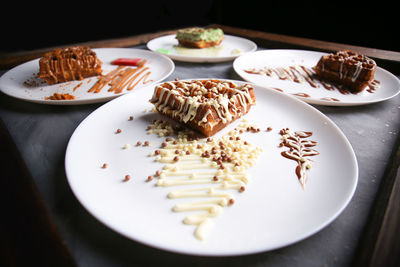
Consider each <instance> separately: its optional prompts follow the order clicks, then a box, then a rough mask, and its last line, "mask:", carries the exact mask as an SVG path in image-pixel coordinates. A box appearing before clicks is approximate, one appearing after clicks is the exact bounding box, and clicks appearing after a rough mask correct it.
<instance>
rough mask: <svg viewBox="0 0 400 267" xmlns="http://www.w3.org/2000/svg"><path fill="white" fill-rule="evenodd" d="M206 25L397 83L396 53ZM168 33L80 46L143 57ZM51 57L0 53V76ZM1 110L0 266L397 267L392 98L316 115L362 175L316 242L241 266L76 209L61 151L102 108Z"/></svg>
mask: <svg viewBox="0 0 400 267" xmlns="http://www.w3.org/2000/svg"><path fill="white" fill-rule="evenodd" d="M214 26H218V27H221V28H222V29H223V30H224V32H225V33H227V34H231V35H236V36H242V37H245V38H248V39H251V40H253V41H255V42H256V43H257V45H258V46H259V49H271V48H291V49H308V50H315V51H324V52H331V51H337V50H341V49H351V50H355V51H357V52H360V53H363V54H365V55H368V56H370V57H372V58H374V59H375V60H376V61H377V63H378V65H379V66H381V67H383V68H385V69H387V70H389V71H391V72H392V73H393V74H395V75H396V76H397V77H399V75H400V63H399V62H400V53H399V52H394V51H385V50H378V49H372V48H365V47H358V46H351V45H346V44H337V43H330V42H323V41H318V40H310V39H305V38H297V37H291V36H284V35H278V34H270V33H265V32H257V31H252V30H246V29H238V28H232V27H227V26H223V25H214ZM174 32H175V30H171V31H163V32H157V33H151V34H143V35H139V36H133V37H128V38H122V39H113V40H103V41H95V42H89V43H81V44H82V45H89V46H91V47H93V48H98V47H136V48H142V49H146V47H145V44H146V42H147V41H149V40H151V39H153V38H155V37H158V36H162V35H166V34H171V33H174ZM51 49H53V47H52V48H47V49H41V50H35V51H20V52H15V53H10V54H0V69H1V70H2V71H0V75H2V74H3V73H4V72H5V71H6V70H8V69H10V68H11V67H13V66H16V65H18V64H20V63H23V62H25V61H28V60H31V59H34V58H37V57H40V56H41V55H42V54H43V53H44V52H46V51H48V50H51ZM175 64H176V69H175V71H174V73H173V74H172V75H171V76H170V77H168V78H167V80H171V79H174V78H176V77H179V78H181V79H183V78H196V74H204V75H206V74H207V73H209V72H212V74H213V75H214V76H213V77H220V78H230V79H240V77H238V76H237V75H236V74H235V73H234V71H233V69H232V62H224V63H215V64H210V63H207V64H196V63H184V62H175ZM204 66H206V68H205V67H204ZM204 77H205V76H204ZM0 103H1V104H0V117H1V122H0V134H1V136H0V143H1V147H0V149H1V153H0V155H1V167H2V175H1V187H0V188H1V194H0V195H1V208H2V211H3V213H2V214H3V216H1V217H2V218H1V220H0V221H1V225H0V226H1V230H0V231H1V232H0V250H1V251H0V255H1V262H0V265H2V266H3V265H4V266H28V265H32V263H35V264H37V265H38V266H76V265H78V266H153V265H154V266H158V265H161V264H164V265H165V264H167V265H174V266H188V265H197V266H219V265H227V266H350V265H351V266H396V265H397V266H399V263H400V261H399V252H400V227H399V225H400V205H399V204H398V203H400V174H399V165H400V150H399V147H400V146H399V145H400V138H399V133H400V97H399V96H397V97H395V98H393V99H390V100H388V101H385V102H382V103H376V104H371V105H367V106H359V107H340V108H339V107H324V106H315V107H316V108H317V109H319V110H320V111H321V112H323V113H324V114H326V115H327V116H328V117H329V118H331V119H332V120H333V121H334V122H335V123H336V124H337V125H338V126H339V127H340V128H341V129H342V131H343V132H344V133H345V134H346V136H347V137H348V139H349V140H350V142H351V144H352V146H353V148H354V150H355V153H356V156H357V158H358V162H359V168H360V170H359V171H360V174H359V184H358V187H357V190H356V193H355V195H354V197H353V199H352V201H351V202H350V204H349V205H348V207H347V208H346V209H345V211H344V212H343V213H342V214H341V215H340V216H339V217H338V218H337V219H336V220H335V221H334V222H332V223H331V224H330V225H329V226H327V227H326V228H325V229H323V230H321V231H320V232H318V233H317V234H315V235H313V236H311V237H309V238H307V239H306V240H303V241H301V242H298V243H296V244H293V245H291V246H288V247H285V248H281V249H278V250H274V251H269V252H264V253H259V254H255V255H248V256H240V257H194V256H188V255H179V254H174V253H170V252H165V251H160V250H157V249H154V248H150V247H147V246H145V245H142V244H139V243H136V242H134V241H131V240H128V239H126V238H124V237H122V236H120V235H118V234H116V233H115V232H113V231H112V230H110V229H108V228H107V227H105V226H104V225H102V224H101V223H100V222H98V221H97V220H96V219H94V218H93V217H92V216H91V215H90V214H89V213H88V212H87V211H86V210H85V209H84V208H83V207H82V206H81V205H80V203H79V202H78V201H77V200H76V198H75V197H74V196H73V194H72V192H71V190H70V188H69V187H68V184H67V181H66V177H65V172H64V156H65V149H66V145H67V143H68V140H69V138H70V136H71V135H72V133H73V131H74V130H75V128H76V127H77V126H78V125H79V123H80V122H81V121H82V120H83V119H84V118H85V117H86V116H87V115H88V114H89V113H91V112H92V111H94V110H95V109H96V108H98V107H100V106H101V104H89V105H79V106H62V107H61V106H47V105H41V104H33V103H27V102H23V101H20V100H17V99H14V98H11V97H9V96H6V95H4V94H0ZM4 211H5V212H4Z"/></svg>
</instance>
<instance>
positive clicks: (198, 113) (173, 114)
mask: <svg viewBox="0 0 400 267" xmlns="http://www.w3.org/2000/svg"><path fill="white" fill-rule="evenodd" d="M150 102H151V103H152V104H154V106H155V109H156V110H157V111H158V112H159V113H161V114H164V115H166V116H168V117H170V118H172V119H174V120H176V121H179V122H181V123H183V124H185V125H186V126H188V127H190V128H192V129H194V130H196V131H198V132H200V133H202V134H203V135H205V136H212V135H214V134H215V133H216V132H218V131H220V130H221V129H223V128H224V127H226V126H227V125H229V124H230V123H232V122H233V121H234V120H236V119H238V118H240V117H241V116H243V115H245V114H246V113H247V112H248V111H249V110H250V108H251V106H252V105H255V103H256V97H255V94H254V88H253V86H252V85H250V84H244V85H240V86H239V85H236V84H235V83H233V82H230V81H221V80H191V81H179V80H178V81H172V82H166V83H163V84H160V85H157V86H156V87H155V89H154V93H153V97H152V98H151V100H150Z"/></svg>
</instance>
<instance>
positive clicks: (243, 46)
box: [147, 34, 257, 62]
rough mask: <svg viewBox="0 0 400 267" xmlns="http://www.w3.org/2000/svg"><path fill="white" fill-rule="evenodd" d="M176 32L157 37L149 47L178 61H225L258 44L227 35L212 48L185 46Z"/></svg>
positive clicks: (249, 50) (253, 48)
mask: <svg viewBox="0 0 400 267" xmlns="http://www.w3.org/2000/svg"><path fill="white" fill-rule="evenodd" d="M175 36H176V35H175V34H171V35H167V36H162V37H158V38H155V39H153V40H151V41H149V42H148V43H147V47H148V48H149V49H150V50H152V51H155V52H158V53H162V54H164V55H167V56H169V57H170V58H172V59H174V60H178V61H186V62H223V61H229V60H233V59H235V58H237V57H238V56H240V55H241V54H244V53H247V52H252V51H255V50H256V49H257V45H256V44H255V43H254V42H252V41H250V40H247V39H244V38H241V37H236V36H231V35H226V34H225V38H224V40H223V41H222V42H221V44H220V45H218V46H216V47H210V48H202V49H196V48H184V47H181V46H179V45H178V41H177V40H176V39H175Z"/></svg>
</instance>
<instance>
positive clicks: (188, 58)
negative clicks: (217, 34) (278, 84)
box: [146, 34, 258, 63]
mask: <svg viewBox="0 0 400 267" xmlns="http://www.w3.org/2000/svg"><path fill="white" fill-rule="evenodd" d="M175 36H176V34H167V35H163V36H159V37H156V38H153V39H151V40H150V41H148V42H147V43H146V47H147V48H148V49H149V50H151V51H153V52H155V53H158V54H162V55H165V56H168V57H169V58H171V59H173V60H176V61H181V62H191V63H218V62H226V61H232V60H234V59H236V58H238V57H239V56H240V55H244V54H246V53H251V52H254V51H256V50H257V48H258V46H257V44H256V43H255V42H253V41H252V40H250V39H247V38H244V37H240V36H235V35H230V34H224V36H225V37H229V38H233V39H238V40H241V41H243V42H247V43H248V44H249V45H251V46H252V48H251V49H250V50H249V51H246V52H243V53H242V54H239V55H231V56H223V57H211V56H210V57H208V56H198V57H193V56H186V55H176V54H164V53H161V52H158V51H156V49H155V50H153V49H152V47H151V46H152V45H153V43H154V42H155V41H159V40H161V39H169V38H172V37H175Z"/></svg>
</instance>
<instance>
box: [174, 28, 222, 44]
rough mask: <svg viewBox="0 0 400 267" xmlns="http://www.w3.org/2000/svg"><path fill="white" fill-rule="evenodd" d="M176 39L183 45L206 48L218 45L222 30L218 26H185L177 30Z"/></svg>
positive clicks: (220, 40)
mask: <svg viewBox="0 0 400 267" xmlns="http://www.w3.org/2000/svg"><path fill="white" fill-rule="evenodd" d="M176 39H177V40H178V42H179V44H180V45H182V46H185V47H192V48H206V47H212V46H216V45H219V44H220V43H221V42H222V40H223V39H224V32H223V31H222V30H221V29H219V28H215V29H214V28H209V29H203V28H199V27H193V28H185V29H181V30H178V32H177V34H176Z"/></svg>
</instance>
